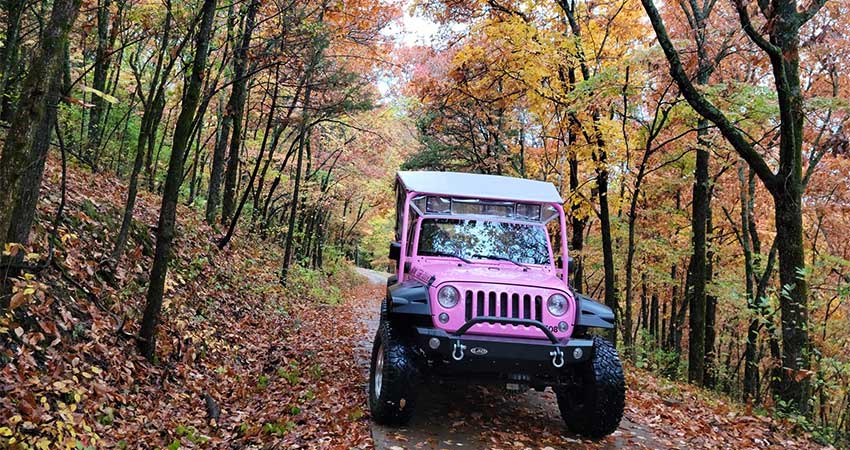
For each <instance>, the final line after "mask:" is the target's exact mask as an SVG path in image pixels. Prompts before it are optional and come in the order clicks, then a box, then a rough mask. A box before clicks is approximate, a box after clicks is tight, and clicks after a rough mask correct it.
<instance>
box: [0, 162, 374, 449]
mask: <svg viewBox="0 0 850 450" xmlns="http://www.w3.org/2000/svg"><path fill="white" fill-rule="evenodd" d="M60 173H61V171H60V170H59V167H58V164H57V163H56V162H55V161H51V162H50V163H49V167H48V171H47V173H46V174H45V184H44V185H45V188H44V191H43V192H42V202H41V205H40V211H39V221H38V224H37V226H36V231H35V235H34V239H33V242H34V243H35V244H34V246H33V248H30V249H26V251H27V252H28V253H30V254H31V255H30V256H29V259H31V260H40V261H42V262H44V261H46V258H47V245H46V241H47V239H46V235H47V231H48V230H49V229H50V227H49V224H50V221H51V220H52V217H53V215H54V214H55V210H56V207H57V205H58V203H59V201H60V198H61V193H60V189H59V186H60V184H61V183H60ZM124 192H125V191H124V187H123V186H121V185H119V184H118V183H116V181H115V179H114V178H113V177H111V176H109V175H106V174H91V173H89V172H87V171H83V170H77V169H75V168H73V167H71V168H69V171H68V183H67V204H66V206H65V211H64V214H63V218H62V221H61V225H60V227H59V230H58V238H59V239H58V243H57V247H56V250H55V254H54V257H53V259H52V261H51V263H50V265H49V266H48V267H47V268H46V269H44V270H43V271H41V272H39V273H38V274H36V275H35V276H26V277H19V279H17V280H16V281H15V285H16V288H15V290H16V293H15V295H14V296H13V298H12V306H14V308H13V311H12V313H11V314H7V315H6V316H5V317H2V318H0V379H2V385H0V390H2V391H3V394H2V396H3V398H4V400H3V401H2V402H0V447H5V446H10V447H12V448H14V447H15V446H16V445H20V448H33V447H39V448H76V447H77V446H78V444H79V445H82V446H84V447H85V446H92V447H95V448H111V447H117V448H153V447H166V446H168V447H169V448H177V446H178V445H181V444H182V445H184V446H201V444H202V443H205V445H203V446H204V447H209V448H213V447H216V448H220V447H225V446H226V445H225V443H228V444H229V445H235V446H236V447H242V446H243V445H245V444H247V443H248V442H255V443H256V442H266V443H272V442H277V441H288V442H290V443H296V444H299V445H305V446H308V447H330V446H333V445H340V444H342V443H344V444H345V445H346V447H347V446H349V445H350V446H368V445H369V434H368V424H367V423H368V422H367V418H366V417H365V413H364V408H365V397H364V395H363V393H362V390H361V389H359V387H358V386H356V385H351V384H348V383H347V380H351V379H353V378H354V377H355V375H353V374H354V373H355V372H356V369H355V368H354V366H353V365H352V364H351V362H350V361H349V358H348V355H347V354H346V353H345V352H339V351H326V349H329V348H334V347H336V346H341V345H344V343H345V336H346V334H347V333H348V334H351V333H354V332H355V330H354V329H353V328H349V327H348V326H347V325H346V324H348V323H352V322H351V321H346V320H342V319H343V316H344V314H345V312H344V311H343V309H342V308H340V307H338V306H332V305H329V304H327V303H324V302H322V301H320V300H325V299H317V298H310V296H311V295H314V296H315V294H316V292H309V288H310V287H315V286H321V284H322V283H324V282H325V275H323V274H316V273H311V272H306V271H303V270H302V271H296V272H295V273H293V275H292V282H291V283H290V284H291V286H293V288H291V289H288V290H287V289H284V288H283V287H282V286H281V285H280V284H279V283H278V277H279V271H280V261H281V258H282V255H281V253H282V252H281V251H280V249H279V248H278V247H277V246H276V245H274V244H272V243H265V242H258V241H257V240H256V239H252V240H247V239H244V240H243V239H241V238H238V237H237V238H236V239H234V241H233V242H232V244H231V245H230V246H229V247H228V248H226V249H225V250H224V251H219V250H218V249H217V248H216V246H215V245H214V243H213V241H212V240H213V238H214V237H215V236H216V235H217V233H216V232H214V231H213V230H212V229H210V228H209V227H208V226H207V225H206V224H204V223H203V221H202V214H201V213H198V212H196V211H193V210H191V209H189V208H185V207H184V208H181V209H180V211H179V227H178V234H177V238H176V246H175V247H176V249H177V250H176V255H175V257H176V258H175V262H174V264H173V270H171V271H170V272H169V278H168V280H167V283H166V288H167V294H166V299H165V305H164V309H163V315H162V317H163V319H162V321H163V323H162V326H161V328H160V330H161V331H160V334H159V336H160V338H159V348H158V352H157V361H156V364H150V363H148V362H147V361H146V360H145V359H143V358H141V357H139V356H138V354H137V352H136V349H135V338H134V335H135V333H136V332H137V330H138V322H139V320H140V318H141V311H142V310H143V308H144V293H145V288H146V278H147V272H146V270H147V268H148V267H150V258H151V254H152V237H153V231H152V230H153V227H154V226H155V224H156V219H157V213H158V208H159V204H158V198H157V196H156V195H152V194H142V195H141V197H140V199H139V203H138V206H137V208H136V216H135V218H136V223H135V224H134V227H133V232H132V238H131V242H130V244H129V245H128V252H127V256H126V257H125V260H124V261H123V262H122V264H120V265H119V266H118V267H119V268H118V270H117V271H116V272H115V274H114V277H109V276H107V274H106V273H105V271H104V268H105V266H104V260H105V258H106V255H108V254H109V251H110V250H111V241H112V237H113V236H114V234H115V232H116V228H117V224H116V221H117V220H118V218H119V217H120V212H121V210H120V208H121V206H120V205H122V203H123V197H124V195H125V194H124ZM10 250H12V251H17V250H16V249H14V248H13V249H10ZM328 271H333V273H330V274H329V275H328V276H329V277H330V279H331V280H330V282H332V283H333V284H335V285H337V286H350V285H351V284H352V283H354V282H355V281H354V279H353V278H352V277H353V275H352V274H351V272H350V271H349V270H348V269H347V268H346V267H344V266H340V265H334V266H333V267H331V268H329V269H328ZM314 291H316V289H314ZM348 292H351V290H350V289H349V290H348ZM331 324H332V326H329V325H331ZM336 348H338V347H336ZM240 442H241V444H240ZM10 444H11V445H10Z"/></svg>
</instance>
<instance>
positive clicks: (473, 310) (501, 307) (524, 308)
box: [464, 289, 543, 322]
mask: <svg viewBox="0 0 850 450" xmlns="http://www.w3.org/2000/svg"><path fill="white" fill-rule="evenodd" d="M464 298H465V307H466V320H470V319H472V318H474V317H481V316H489V317H504V318H513V319H531V320H537V321H541V322H542V321H543V297H542V296H540V295H534V296H532V295H531V294H519V293H515V292H514V293H509V292H498V291H484V290H471V289H470V290H466V291H464Z"/></svg>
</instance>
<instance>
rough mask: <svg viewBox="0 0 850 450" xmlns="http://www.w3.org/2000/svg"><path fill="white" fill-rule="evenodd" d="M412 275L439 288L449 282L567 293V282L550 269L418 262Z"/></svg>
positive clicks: (509, 265) (506, 265)
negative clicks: (499, 285) (534, 288)
mask: <svg viewBox="0 0 850 450" xmlns="http://www.w3.org/2000/svg"><path fill="white" fill-rule="evenodd" d="M410 274H411V275H412V276H413V277H415V278H417V279H419V280H420V281H422V282H425V283H428V284H431V285H434V286H437V285H439V284H442V283H447V282H458V283H483V284H509V285H516V286H533V287H539V288H549V289H558V290H561V291H565V290H566V289H565V286H564V283H563V282H562V281H561V279H560V278H558V277H557V276H555V272H553V271H552V270H550V269H543V268H540V267H530V268H529V269H527V270H523V268H522V267H519V266H516V265H514V264H512V263H510V262H508V263H506V264H501V263H500V264H466V263H458V262H442V261H440V262H427V263H416V264H414V267H413V268H411V271H410Z"/></svg>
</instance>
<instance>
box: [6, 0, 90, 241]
mask: <svg viewBox="0 0 850 450" xmlns="http://www.w3.org/2000/svg"><path fill="white" fill-rule="evenodd" d="M80 3H81V0H55V1H54V3H53V10H52V12H51V14H50V22H49V23H48V25H47V28H46V29H45V30H44V34H43V36H42V41H41V45H40V46H39V49H38V50H37V51H36V54H35V56H34V57H33V59H32V62H31V64H30V70H29V73H28V74H27V77H26V79H25V80H24V83H23V85H22V87H21V97H20V101H19V102H18V106H17V108H15V113H14V115H13V117H12V122H11V124H10V126H9V131H8V132H7V134H6V140H5V142H4V144H3V153H2V155H1V156H0V249H1V248H3V246H4V244H5V243H6V242H10V241H9V240H8V238H9V237H10V234H11V237H12V238H14V239H20V238H21V236H22V235H27V234H29V226H27V227H26V230H23V225H24V224H23V223H22V222H25V221H27V220H28V221H29V222H30V224H31V222H32V217H33V216H34V214H35V211H34V208H35V206H36V200H37V199H38V189H39V188H40V187H41V183H40V182H38V183H35V182H32V181H33V180H30V182H27V180H26V179H25V177H30V176H32V172H31V171H32V170H37V171H39V172H41V171H42V170H43V168H44V161H43V160H44V158H46V156H47V148H48V145H47V141H46V139H47V137H46V136H45V135H44V134H43V133H46V132H47V131H49V130H50V126H51V123H50V122H49V120H51V118H52V117H53V116H52V114H55V111H54V112H51V111H50V110H51V109H53V110H55V108H56V106H57V102H58V97H59V96H58V85H59V80H60V76H61V69H62V54H63V51H64V48H65V42H66V41H67V39H68V30H69V29H70V28H71V27H72V26H73V24H74V22H75V21H76V19H77V15H78V13H79V11H80ZM38 134H42V135H41V136H38ZM40 141H43V142H40ZM33 166H38V167H37V168H35V167H33ZM37 178H38V180H40V179H41V175H40V174H38V176H37ZM21 201H23V202H24V203H21ZM17 204H20V205H21V206H20V207H18V206H17ZM27 208H32V209H33V211H28V210H27V211H24V209H27ZM16 213H17V215H16Z"/></svg>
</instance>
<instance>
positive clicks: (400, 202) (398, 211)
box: [395, 181, 404, 242]
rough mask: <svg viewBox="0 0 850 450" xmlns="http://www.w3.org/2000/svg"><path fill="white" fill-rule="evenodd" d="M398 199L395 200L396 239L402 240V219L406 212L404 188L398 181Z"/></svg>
mask: <svg viewBox="0 0 850 450" xmlns="http://www.w3.org/2000/svg"><path fill="white" fill-rule="evenodd" d="M395 192H396V201H395V240H396V241H397V242H401V221H402V218H403V217H402V214H403V213H404V189H402V188H401V184H400V183H399V182H397V181H396V184H395Z"/></svg>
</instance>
